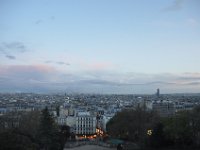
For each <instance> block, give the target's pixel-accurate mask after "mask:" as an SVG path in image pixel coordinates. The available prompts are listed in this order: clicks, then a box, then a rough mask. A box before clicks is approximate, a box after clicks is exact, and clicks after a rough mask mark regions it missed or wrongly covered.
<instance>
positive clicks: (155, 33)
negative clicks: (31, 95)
mask: <svg viewBox="0 0 200 150" xmlns="http://www.w3.org/2000/svg"><path fill="white" fill-rule="evenodd" d="M199 7H200V1H199V0H123V1H122V0H0V67H1V70H2V71H0V77H2V79H1V78H0V81H1V80H4V79H3V78H5V77H6V78H8V79H7V80H9V81H12V82H11V83H3V84H2V85H4V84H6V87H10V86H12V85H13V84H17V82H15V81H18V80H19V78H20V79H21V80H22V81H24V82H25V84H24V85H23V86H21V87H16V88H19V89H20V90H23V88H25V86H28V85H31V87H34V88H32V89H35V86H36V84H37V88H39V87H40V88H41V87H43V86H44V82H45V84H53V86H55V84H57V83H58V82H59V83H61V82H62V83H66V84H65V85H59V87H58V88H56V89H58V91H59V88H60V90H63V89H65V88H66V89H67V88H69V87H70V86H71V85H72V84H75V83H76V84H75V86H76V88H75V89H77V91H84V90H81V87H79V86H78V85H80V84H85V85H87V84H89V86H91V87H90V88H91V89H94V88H93V86H94V82H93V81H95V86H96V85H98V86H99V87H95V88H96V89H97V90H96V91H95V90H93V91H92V92H98V89H99V88H104V87H105V84H104V83H105V81H106V83H107V84H108V82H109V83H110V82H111V83H113V82H114V83H115V84H131V85H133V84H134V85H135V84H147V83H149V82H156V84H157V82H159V85H154V86H164V87H163V89H166V90H164V92H173V91H174V89H175V91H177V92H184V90H185V92H188V90H187V87H188V89H190V90H189V92H198V90H199V89H200V84H199V83H200V80H199V79H200V67H199V66H200V59H199V56H200V12H199V11H200V10H199ZM13 70H15V73H13ZM27 70H35V72H33V73H31V74H30V72H29V73H27ZM38 72H39V74H40V75H42V77H43V76H45V78H44V77H43V78H42V77H41V76H40V77H36V76H37V73H38ZM47 72H48V73H47ZM52 72H53V73H52ZM55 72H56V73H57V74H56V75H55ZM16 74H20V76H18V77H16ZM25 74H26V75H27V74H29V75H27V78H25V76H26V75H25ZM130 74H131V75H130ZM188 74H189V75H188ZM65 75H67V76H65ZM69 75H70V77H69ZM149 76H150V78H149ZM166 76H167V77H166ZM180 77H181V78H182V77H184V78H185V77H186V78H193V79H195V80H192V81H191V80H190V81H188V80H184V81H182V80H181V82H180V81H179V79H180ZM166 78H167V79H166ZM11 79H12V80H11ZM44 80H45V81H44ZM97 80H100V81H101V83H100V81H98V83H96V81H97ZM33 81H34V83H33ZM36 81H37V83H36ZM79 81H84V83H82V82H81V83H79ZM85 81H88V82H87V84H86V83H85ZM91 81H92V82H91ZM102 81H104V82H102ZM38 82H40V85H38ZM41 82H42V83H43V84H42V83H41ZM68 82H70V83H68ZM160 82H162V85H160ZM169 82H170V83H173V84H175V85H177V84H178V87H177V86H175V85H172V86H170V87H168V86H169V85H167V86H166V85H164V84H166V83H169ZM191 83H193V84H192V86H191ZM194 83H195V85H194ZM0 84H1V83H0ZM48 86H49V85H45V88H47V89H49V87H48ZM89 86H88V87H89ZM109 86H111V87H109V89H110V88H111V89H112V90H111V92H113V93H130V92H132V91H134V90H135V91H136V93H137V91H138V92H139V93H151V92H152V91H154V88H155V87H154V86H152V85H149V84H148V85H146V87H147V86H148V88H146V87H145V86H144V87H141V86H136V87H135V86H134V87H133V89H134V90H131V91H128V90H127V85H126V88H121V89H119V88H117V89H116V87H113V85H110V84H109ZM129 86H130V85H128V87H129ZM22 87H23V88H22ZM167 87H168V88H167ZM90 88H88V90H86V91H87V92H90ZM129 88H132V87H129ZM8 89H9V88H8ZM171 89H173V90H171ZM183 89H184V90H183ZM5 91H9V90H5ZM142 91H143V92H142ZM199 91H200V90H199ZM84 92H85V91H84ZM102 92H105V93H106V92H107V91H102ZM108 93H109V92H108Z"/></svg>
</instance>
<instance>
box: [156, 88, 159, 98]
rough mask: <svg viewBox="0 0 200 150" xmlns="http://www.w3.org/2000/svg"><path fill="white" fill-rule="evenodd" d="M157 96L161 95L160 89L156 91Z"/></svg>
mask: <svg viewBox="0 0 200 150" xmlns="http://www.w3.org/2000/svg"><path fill="white" fill-rule="evenodd" d="M156 96H157V97H159V96H160V89H157V91H156Z"/></svg>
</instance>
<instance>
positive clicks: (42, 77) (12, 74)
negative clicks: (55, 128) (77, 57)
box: [0, 65, 200, 94]
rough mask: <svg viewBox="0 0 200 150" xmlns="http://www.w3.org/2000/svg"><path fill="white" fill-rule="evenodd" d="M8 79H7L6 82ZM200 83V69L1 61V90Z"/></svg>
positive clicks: (119, 89) (146, 89) (177, 87)
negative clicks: (67, 68) (64, 68)
mask: <svg viewBox="0 0 200 150" xmlns="http://www.w3.org/2000/svg"><path fill="white" fill-rule="evenodd" d="M5 81H6V82H5ZM199 86H200V73H182V74H169V73H163V74H144V73H117V72H108V71H102V72H101V71H96V72H95V71H91V72H76V73H70V72H67V73H64V72H61V71H59V70H57V69H55V68H54V67H52V66H50V65H7V66H2V65H0V92H1V91H2V90H7V91H9V90H15V89H20V91H24V92H26V91H27V90H28V91H29V92H38V91H39V92H40V91H46V92H52V91H54V92H60V91H66V90H67V92H69V91H71V92H86V93H90V92H95V93H132V92H133V91H134V93H135V94H137V93H154V91H155V89H157V88H160V89H162V91H164V92H165V93H167V92H169V93H170V92H182V91H184V90H185V92H194V91H198V90H199V88H200V87H199Z"/></svg>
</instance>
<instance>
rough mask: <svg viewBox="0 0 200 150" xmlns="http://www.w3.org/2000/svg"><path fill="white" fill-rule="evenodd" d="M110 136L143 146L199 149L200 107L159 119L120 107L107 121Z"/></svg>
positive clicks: (154, 115)
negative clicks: (120, 110)
mask: <svg viewBox="0 0 200 150" xmlns="http://www.w3.org/2000/svg"><path fill="white" fill-rule="evenodd" d="M107 130H108V134H109V135H110V136H111V137H115V138H120V139H123V140H125V141H132V142H134V143H136V144H138V145H139V147H140V148H143V149H150V148H152V149H155V148H159V149H161V148H164V149H166V148H173V149H199V148H200V107H196V108H194V109H193V110H191V111H182V112H179V113H177V114H176V115H174V116H171V117H166V118H161V117H159V115H158V114H157V113H156V112H153V111H145V110H144V109H142V108H137V109H136V110H124V111H122V112H119V113H117V114H116V115H115V116H114V117H113V118H112V119H111V120H110V121H109V122H108V124H107Z"/></svg>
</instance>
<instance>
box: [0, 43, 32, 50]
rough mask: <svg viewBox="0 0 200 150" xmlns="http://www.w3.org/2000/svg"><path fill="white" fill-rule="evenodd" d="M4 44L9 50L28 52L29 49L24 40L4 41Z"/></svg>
mask: <svg viewBox="0 0 200 150" xmlns="http://www.w3.org/2000/svg"><path fill="white" fill-rule="evenodd" d="M2 46H3V47H4V48H5V49H7V50H12V51H17V52H21V53H23V52H26V51H28V49H27V48H26V46H25V45H24V44H23V43H22V42H9V43H7V42H3V43H2Z"/></svg>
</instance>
